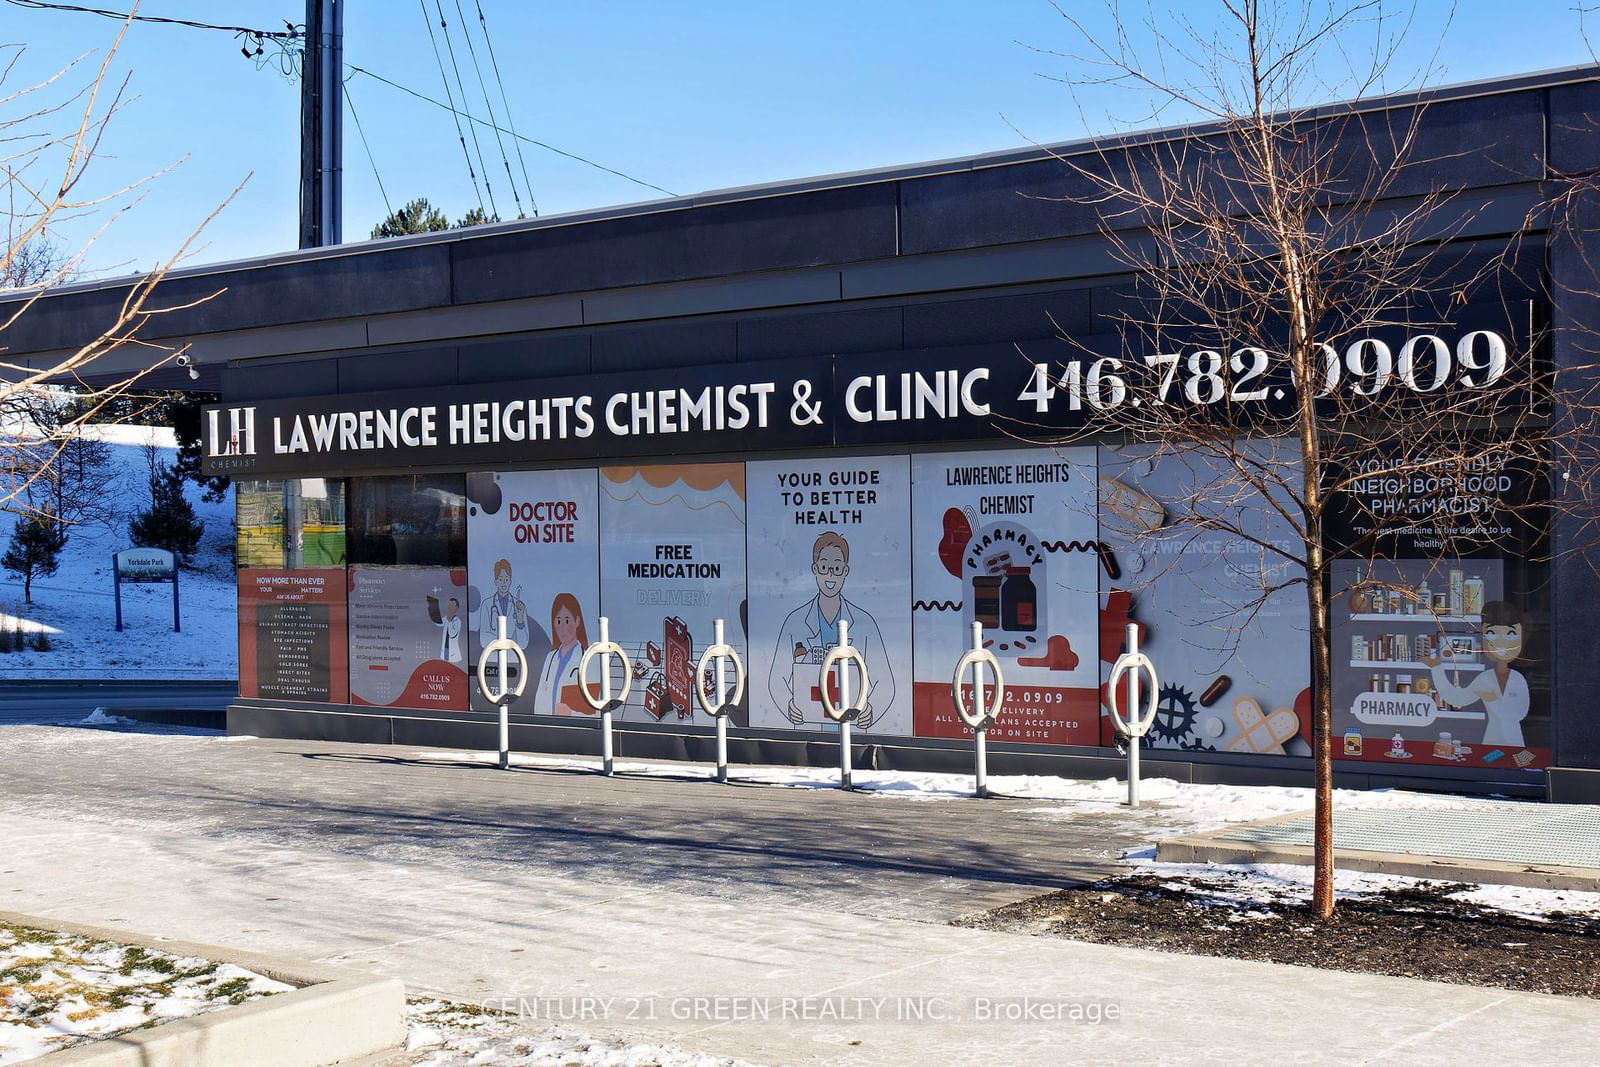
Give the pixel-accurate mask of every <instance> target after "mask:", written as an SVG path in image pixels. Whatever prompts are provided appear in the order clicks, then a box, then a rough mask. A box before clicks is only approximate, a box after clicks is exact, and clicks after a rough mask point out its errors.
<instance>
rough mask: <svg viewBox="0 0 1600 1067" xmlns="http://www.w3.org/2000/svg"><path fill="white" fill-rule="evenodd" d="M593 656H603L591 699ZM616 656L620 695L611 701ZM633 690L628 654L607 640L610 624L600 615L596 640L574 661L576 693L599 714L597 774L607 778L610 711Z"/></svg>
mask: <svg viewBox="0 0 1600 1067" xmlns="http://www.w3.org/2000/svg"><path fill="white" fill-rule="evenodd" d="M596 656H603V657H605V658H604V659H602V660H601V661H600V696H599V698H598V699H596V698H595V696H594V694H593V693H591V692H590V691H589V661H590V660H592V659H594V658H595V657H596ZM612 656H616V657H617V659H619V660H621V661H622V692H621V693H618V694H617V696H616V697H615V699H613V698H612V696H611V657H612ZM632 689H633V664H631V663H629V662H628V654H627V653H626V652H624V651H622V646H621V645H619V644H617V643H616V642H615V641H613V640H611V623H610V620H608V619H607V618H606V617H605V616H604V615H602V616H600V640H598V641H596V642H595V643H594V644H592V645H590V646H589V647H588V648H586V649H584V650H583V658H582V659H580V660H579V661H578V692H579V693H580V694H581V695H582V696H583V699H584V703H586V704H588V705H589V706H590V707H591V708H593V709H594V710H595V711H598V712H599V713H600V773H601V774H604V775H608V776H609V775H610V774H611V771H612V758H611V709H612V708H614V707H617V706H618V705H620V704H622V702H623V701H625V700H627V699H628V693H629V692H630V691H631V690H632Z"/></svg>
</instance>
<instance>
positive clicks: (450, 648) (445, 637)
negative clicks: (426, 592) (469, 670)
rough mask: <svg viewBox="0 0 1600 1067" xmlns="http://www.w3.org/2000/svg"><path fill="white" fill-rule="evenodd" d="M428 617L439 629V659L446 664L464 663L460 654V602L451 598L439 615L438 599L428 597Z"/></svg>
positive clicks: (463, 658) (463, 657) (464, 658)
mask: <svg viewBox="0 0 1600 1067" xmlns="http://www.w3.org/2000/svg"><path fill="white" fill-rule="evenodd" d="M428 615H429V617H430V618H431V619H432V620H433V624H434V625H435V626H437V627H439V658H440V659H442V660H444V661H445V662H446V663H454V664H457V665H460V664H463V663H465V662H466V657H465V656H463V655H462V654H461V601H459V600H457V599H456V598H455V597H451V598H450V599H449V600H447V601H445V603H444V611H443V612H442V613H441V612H440V610H439V601H438V599H437V598H436V597H429V598H428Z"/></svg>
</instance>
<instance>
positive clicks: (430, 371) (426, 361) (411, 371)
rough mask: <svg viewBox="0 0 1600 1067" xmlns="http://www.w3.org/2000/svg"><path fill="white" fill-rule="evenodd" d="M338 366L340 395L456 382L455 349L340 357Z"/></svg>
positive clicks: (436, 348)
mask: <svg viewBox="0 0 1600 1067" xmlns="http://www.w3.org/2000/svg"><path fill="white" fill-rule="evenodd" d="M338 364H339V392H341V393H369V392H377V391H379V390H383V389H417V388H425V387H427V386H432V385H455V384H456V381H457V378H456V347H455V345H435V346H433V347H431V348H412V349H406V350H403V351H398V352H375V353H372V354H371V355H360V356H341V357H340V358H339V360H338Z"/></svg>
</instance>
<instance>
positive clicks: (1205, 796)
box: [412, 751, 1524, 839]
mask: <svg viewBox="0 0 1600 1067" xmlns="http://www.w3.org/2000/svg"><path fill="white" fill-rule="evenodd" d="M412 758H413V759H418V760H423V761H441V762H455V763H460V762H463V761H466V762H474V763H491V764H492V763H496V762H498V761H499V758H500V757H499V753H497V752H471V751H462V752H418V753H415V754H414V755H413V756H412ZM511 763H512V765H513V766H517V767H533V768H548V769H551V770H563V771H568V770H589V771H595V770H598V769H599V766H600V762H599V760H597V759H575V758H569V757H562V756H538V755H530V754H525V753H512V755H511ZM614 767H615V769H616V773H618V774H625V775H643V776H653V777H666V778H713V777H715V776H716V768H715V767H713V766H710V765H708V764H702V763H669V762H644V761H620V760H619V761H617V762H616V763H615V764H614ZM728 774H729V777H730V778H733V779H735V780H737V781H738V782H740V783H741V784H756V785H767V786H773V787H776V788H782V789H837V788H838V787H839V772H838V771H837V770H834V769H832V768H827V767H752V766H737V765H735V766H730V767H729V768H728ZM851 780H852V783H853V785H854V787H855V789H856V790H857V791H858V792H862V793H866V794H868V795H870V796H882V797H897V798H900V799H904V800H921V801H940V800H963V799H971V798H972V790H973V780H972V776H971V775H965V774H942V773H935V772H932V771H870V770H867V771H863V770H858V771H855V772H854V774H853V775H852V776H851ZM989 791H990V793H991V794H993V798H992V799H991V800H989V801H986V803H1002V804H1003V803H1006V802H1007V801H1018V800H1021V801H1047V802H1050V803H1049V804H1048V806H1028V807H1016V808H1010V809H1008V810H1014V811H1020V812H1023V813H1025V814H1030V815H1039V816H1042V817H1045V818H1061V819H1072V818H1080V817H1082V816H1083V815H1084V814H1086V813H1098V812H1104V813H1107V814H1125V815H1129V816H1136V817H1138V818H1140V819H1141V820H1143V821H1144V822H1145V823H1146V824H1147V825H1148V826H1149V827H1150V831H1151V836H1152V839H1154V838H1156V837H1171V836H1174V835H1176V834H1189V833H1198V832H1200V831H1202V830H1208V829H1212V828H1215V827H1219V826H1226V825H1229V824H1232V823H1240V822H1253V821H1255V820H1257V819H1267V818H1272V817H1274V816H1278V815H1288V814H1291V813H1294V812H1300V811H1308V810H1310V808H1311V807H1312V791H1311V789H1310V788H1309V787H1302V786H1241V785H1207V784H1194V783H1189V782H1179V781H1176V780H1174V779H1171V778H1147V779H1144V780H1142V781H1141V782H1140V783H1139V798H1140V803H1141V807H1140V808H1139V809H1138V811H1137V812H1133V811H1131V810H1130V809H1129V808H1128V807H1127V806H1126V803H1125V801H1126V800H1127V795H1128V786H1127V783H1126V782H1122V781H1119V780H1117V779H1115V778H1098V779H1075V778H1057V777H1055V776H1053V775H991V776H990V777H989ZM1333 802H1334V808H1335V810H1337V811H1357V810H1364V811H1370V810H1375V809H1400V810H1441V809H1446V808H1448V809H1451V810H1457V811H1461V810H1469V811H1470V810H1478V811H1484V810H1495V809H1499V808H1503V807H1505V806H1506V805H1508V804H1518V805H1521V804H1523V803H1524V802H1521V801H1511V800H1494V799H1489V798H1474V797H1453V796H1442V795H1439V794H1434V793H1410V792H1406V791H1404V790H1397V789H1374V790H1356V789H1338V790H1335V791H1334V798H1333Z"/></svg>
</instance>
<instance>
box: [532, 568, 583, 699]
mask: <svg viewBox="0 0 1600 1067" xmlns="http://www.w3.org/2000/svg"><path fill="white" fill-rule="evenodd" d="M588 647H589V631H588V630H587V629H585V628H584V625H583V609H582V608H581V607H579V606H578V598H577V597H575V596H573V595H572V594H571V593H557V594H556V598H555V599H554V600H552V601H551V602H550V651H549V652H548V653H547V654H546V655H545V657H544V667H543V668H542V669H541V670H540V671H539V676H538V677H539V688H538V690H537V691H535V693H534V696H533V713H534V714H535V715H581V714H588V711H589V709H588V706H587V705H583V704H581V703H580V702H581V700H582V698H581V697H579V696H578V695H577V692H578V663H579V662H580V661H581V660H582V659H583V650H584V649H586V648H588Z"/></svg>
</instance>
